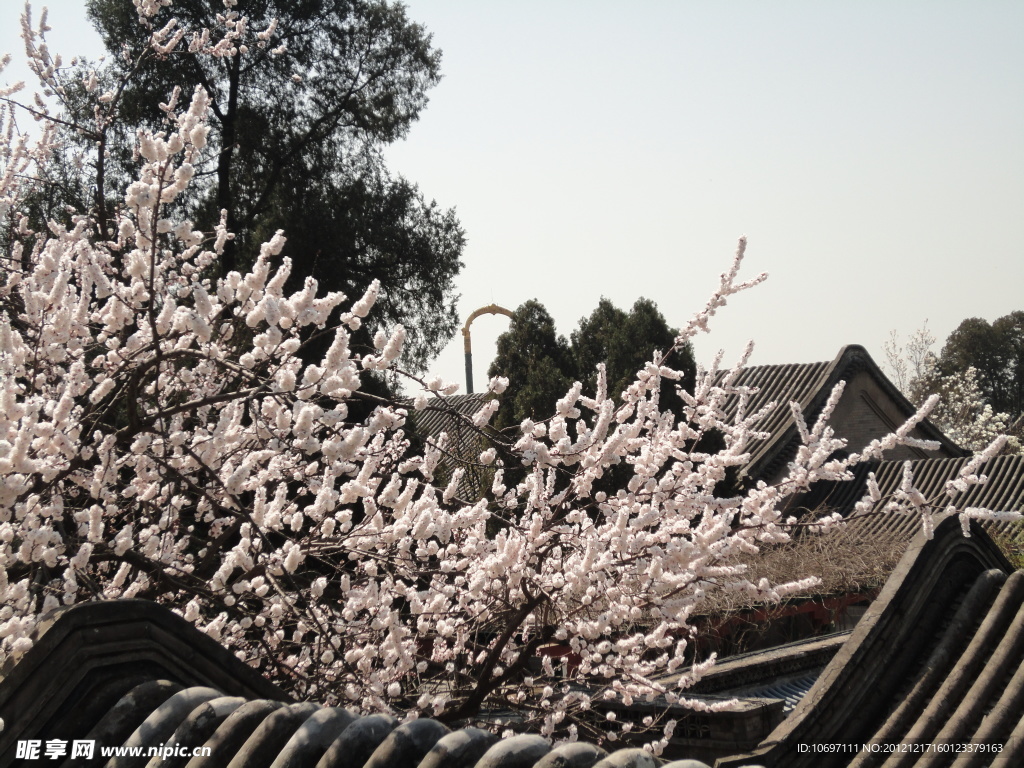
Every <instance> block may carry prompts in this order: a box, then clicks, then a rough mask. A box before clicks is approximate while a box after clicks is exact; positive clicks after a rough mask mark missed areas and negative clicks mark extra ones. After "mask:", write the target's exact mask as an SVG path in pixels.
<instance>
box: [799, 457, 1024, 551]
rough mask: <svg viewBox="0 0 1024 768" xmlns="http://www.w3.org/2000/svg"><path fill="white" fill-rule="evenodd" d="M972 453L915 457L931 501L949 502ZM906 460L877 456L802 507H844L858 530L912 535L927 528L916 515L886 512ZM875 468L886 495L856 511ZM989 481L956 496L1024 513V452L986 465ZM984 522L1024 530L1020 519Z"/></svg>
mask: <svg viewBox="0 0 1024 768" xmlns="http://www.w3.org/2000/svg"><path fill="white" fill-rule="evenodd" d="M970 460H971V459H970V457H963V458H957V459H921V460H919V461H914V462H911V467H912V470H913V475H914V487H916V488H917V489H918V490H919V491H921V493H922V494H923V495H924V496H925V498H926V499H928V500H929V501H934V502H935V503H937V504H941V505H945V504H946V503H948V501H944V500H945V499H946V498H947V497H946V496H945V488H946V483H948V482H949V481H951V480H954V479H955V478H956V477H957V474H958V473H959V471H960V470H961V469H962V468H963V467H964V465H965V464H967V463H968V462H969V461H970ZM904 464H905V462H902V461H875V462H869V463H866V464H862V465H860V466H859V467H857V468H856V472H855V478H854V479H853V480H851V481H847V482H837V483H821V484H819V486H818V487H816V488H814V489H813V490H812V491H811V492H810V493H808V494H806V495H805V496H804V497H803V498H801V499H799V500H797V502H796V503H797V506H799V507H801V508H805V509H808V510H816V509H825V510H830V511H838V512H839V513H841V514H842V515H843V516H844V517H847V518H850V519H851V520H854V521H856V524H857V526H858V530H859V531H862V532H865V533H868V534H875V533H876V534H879V535H883V534H884V535H887V536H898V537H901V538H905V539H907V540H909V539H910V538H912V537H913V535H914V534H915V533H916V532H917V531H918V529H919V528H920V527H921V521H920V519H919V518H918V517H916V516H913V515H902V514H893V513H889V512H884V511H883V510H884V507H885V504H886V501H887V499H888V498H889V497H890V496H891V495H892V493H893V492H895V491H896V490H897V489H898V488H899V486H900V483H901V482H902V480H903V468H904ZM871 472H874V474H875V479H876V481H877V482H878V488H879V491H881V500H880V501H879V502H877V503H876V504H874V505H873V507H872V508H871V509H870V510H869V511H868V512H866V513H864V514H863V515H861V516H854V505H856V504H857V502H859V501H860V500H861V499H863V498H864V497H865V496H866V495H867V477H868V474H869V473H871ZM980 474H983V475H985V476H986V477H987V478H988V480H987V482H984V483H980V484H978V485H973V486H970V487H969V488H968V489H967V490H966V491H964V492H963V493H960V494H958V495H957V496H956V497H955V498H954V501H955V503H956V504H957V506H958V507H960V508H967V507H976V508H979V509H987V510H989V511H992V512H1024V455H1019V454H1018V455H1012V456H997V457H995V458H994V459H991V460H990V461H988V462H987V463H986V464H985V465H984V466H983V467H982V468H981V470H980ZM982 527H984V528H985V529H986V531H988V533H989V534H991V535H997V536H998V535H1011V536H1014V537H1017V536H1018V535H1020V533H1021V526H1020V524H1019V523H1015V522H1013V521H984V522H982Z"/></svg>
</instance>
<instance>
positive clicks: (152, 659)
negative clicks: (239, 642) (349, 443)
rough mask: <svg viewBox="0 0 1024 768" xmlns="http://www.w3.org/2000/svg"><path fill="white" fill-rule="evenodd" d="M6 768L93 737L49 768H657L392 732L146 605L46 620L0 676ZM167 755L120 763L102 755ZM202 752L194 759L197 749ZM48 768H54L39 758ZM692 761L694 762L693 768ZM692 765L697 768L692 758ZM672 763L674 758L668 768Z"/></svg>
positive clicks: (416, 725)
mask: <svg viewBox="0 0 1024 768" xmlns="http://www.w3.org/2000/svg"><path fill="white" fill-rule="evenodd" d="M0 713H3V717H4V719H5V721H6V722H5V727H4V729H3V730H2V731H0V766H4V767H5V768H6V766H10V765H16V764H18V765H20V764H26V765H32V764H35V763H36V761H34V760H19V759H18V757H17V752H16V750H17V745H18V743H19V742H21V743H23V744H24V743H25V742H27V741H33V740H34V741H36V742H37V743H38V744H40V745H42V744H44V743H45V742H47V741H53V740H61V741H62V742H63V744H64V745H65V747H67V745H69V744H71V743H72V742H74V741H76V740H78V741H85V742H92V743H93V746H94V754H93V755H92V758H91V759H86V758H84V757H81V758H72V757H69V756H68V755H67V754H65V757H66V758H67V759H66V760H62V761H60V762H58V761H56V760H54V761H53V762H52V764H53V765H58V764H59V765H63V766H66V767H70V766H86V765H89V766H91V765H106V766H109V767H110V768H126V766H135V765H140V766H141V765H149V766H157V765H159V766H161V768H171V766H174V767H175V768H210V766H221V767H222V768H223V767H224V766H226V767H227V768H267V767H268V766H270V767H271V768H285V767H286V766H287V768H335V767H337V768H566V767H571V768H656V766H659V765H663V762H662V761H660V760H658V759H656V758H654V757H653V756H652V755H651V754H650V753H649V752H645V751H644V750H642V749H637V748H626V749H618V750H615V751H612V752H611V754H609V751H608V750H605V749H602V748H601V747H598V746H596V745H593V744H587V743H584V742H571V743H570V742H562V743H557V744H553V743H552V742H551V740H550V739H547V738H543V737H541V736H538V735H535V734H529V733H526V734H520V735H517V736H513V737H511V738H505V739H499V738H498V736H497V735H495V734H493V733H491V732H488V731H484V730H481V729H479V728H459V727H455V728H454V729H451V728H449V727H448V726H446V725H444V724H442V723H440V722H438V721H436V720H432V719H429V718H420V719H415V720H409V721H406V722H404V723H400V722H399V720H397V719H396V718H394V717H391V716H389V715H380V714H377V715H368V716H362V717H360V716H358V715H355V714H353V713H351V712H349V711H347V710H345V709H341V708H338V707H327V706H321V705H319V704H316V703H313V702H301V703H296V702H292V701H289V700H288V698H287V696H285V695H284V694H283V693H282V692H281V691H279V690H278V689H276V688H275V687H274V686H273V685H271V684H270V683H269V682H267V681H265V680H263V679H262V678H260V677H259V676H258V675H256V673H255V672H253V670H252V669H250V668H249V667H248V666H246V665H245V664H243V663H242V662H241V661H239V660H238V659H236V658H234V656H232V655H231V654H230V653H228V652H227V651H226V650H225V649H223V648H221V647H220V646H218V645H217V643H215V642H214V641H213V640H212V639H210V638H209V637H207V636H206V635H204V634H202V633H201V632H199V631H198V630H197V629H196V628H195V627H193V626H192V625H190V624H189V623H188V622H186V621H185V620H184V619H182V618H180V617H178V616H176V615H174V614H172V613H171V612H170V611H168V610H167V609H165V608H162V607H160V606H158V605H156V604H155V603H149V602H146V601H142V600H124V601H103V602H96V603H84V604H82V605H77V606H74V607H72V608H68V609H64V610H62V611H59V612H57V613H56V614H55V615H54V617H53V619H52V620H51V621H48V622H44V623H43V625H42V626H41V627H40V630H39V632H37V634H36V637H35V645H34V646H33V647H32V648H31V649H29V651H28V652H27V653H26V654H25V656H24V657H23V658H22V659H21V660H20V661H19V662H18V663H17V664H9V665H6V666H5V667H4V668H3V669H2V670H0ZM161 745H170V746H172V747H173V748H174V749H173V750H172V752H173V753H172V754H165V755H162V756H160V755H154V756H150V755H146V754H145V752H143V754H142V756H141V757H140V756H136V757H128V756H121V757H114V758H111V759H110V761H109V762H108V761H107V758H106V757H101V754H100V748H101V747H106V748H111V747H127V748H139V749H141V750H148V749H149V748H151V747H159V746H161ZM200 747H203V748H207V749H208V750H209V753H208V754H205V755H196V756H193V754H192V751H193V749H195V748H200ZM40 757H42V758H43V760H42V761H43V762H45V763H47V764H51V761H50V760H48V759H46V758H45V756H43V755H40ZM691 765H692V764H691ZM697 765H700V764H699V763H698V764H697ZM672 766H675V767H676V768H679V763H670V764H668V765H665V766H664V768H672Z"/></svg>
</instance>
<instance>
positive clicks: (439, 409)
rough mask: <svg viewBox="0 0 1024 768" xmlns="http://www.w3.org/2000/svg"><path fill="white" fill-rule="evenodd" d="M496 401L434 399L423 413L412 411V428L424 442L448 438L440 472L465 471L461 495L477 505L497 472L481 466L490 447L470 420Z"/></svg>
mask: <svg viewBox="0 0 1024 768" xmlns="http://www.w3.org/2000/svg"><path fill="white" fill-rule="evenodd" d="M492 398H493V395H489V394H487V393H478V394H471V395H450V396H448V397H444V398H441V397H434V398H431V399H430V400H429V401H428V403H427V405H426V407H424V408H423V409H422V410H420V411H415V410H412V409H411V408H410V409H409V422H410V426H411V427H412V429H413V430H414V432H415V433H416V435H417V436H419V437H420V439H422V440H424V441H427V440H430V441H436V440H438V439H439V438H440V437H441V434H442V433H444V434H447V435H448V442H447V445H446V448H445V455H444V457H443V458H442V459H441V462H440V468H441V470H442V472H447V473H451V472H452V471H453V470H454V469H456V468H457V467H462V468H463V469H464V470H465V474H464V475H463V477H462V482H460V483H459V493H458V495H459V498H461V499H464V500H467V501H476V500H477V499H478V498H479V497H480V495H481V489H482V488H485V487H489V486H490V482H491V479H492V477H493V470H492V469H491V468H489V467H483V466H481V465H480V464H479V462H478V457H479V455H480V452H481V451H484V450H486V449H487V447H488V445H489V443H488V441H487V438H486V437H485V436H484V434H482V433H481V430H478V429H476V428H474V427H472V426H471V425H470V424H467V422H466V418H468V419H472V418H473V416H475V415H476V413H477V412H478V411H479V410H480V409H481V408H482V407H483V405H484V403H486V402H487V401H488V400H490V399H492ZM463 417H466V418H463Z"/></svg>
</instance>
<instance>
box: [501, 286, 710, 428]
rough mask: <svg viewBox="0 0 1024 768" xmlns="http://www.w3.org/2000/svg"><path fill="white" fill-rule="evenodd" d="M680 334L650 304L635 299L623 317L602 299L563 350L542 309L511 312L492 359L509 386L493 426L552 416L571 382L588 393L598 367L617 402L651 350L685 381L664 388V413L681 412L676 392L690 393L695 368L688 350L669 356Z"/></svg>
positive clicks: (529, 306)
mask: <svg viewBox="0 0 1024 768" xmlns="http://www.w3.org/2000/svg"><path fill="white" fill-rule="evenodd" d="M677 334H678V331H677V330H676V329H674V328H670V327H669V326H668V323H667V322H666V321H665V318H664V316H663V315H662V314H661V312H660V311H659V310H658V307H657V305H655V303H654V302H653V301H651V300H650V299H645V298H640V299H638V300H637V301H636V303H634V304H633V308H632V309H631V310H630V311H629V312H625V311H624V310H621V309H619V308H618V307H616V306H615V305H614V304H612V302H611V301H609V300H608V299H606V298H602V299H601V300H600V302H599V303H598V305H597V308H596V309H595V310H594V311H593V312H592V313H591V314H590V316H589V317H584V318H581V319H580V321H579V325H578V327H577V329H576V330H575V331H573V332H572V334H571V336H570V341H568V342H567V341H566V339H565V338H564V337H562V336H558V335H557V334H556V332H555V324H554V321H553V320H552V319H551V315H549V314H548V312H547V310H546V309H544V307H543V305H541V304H540V303H539V302H537V301H528V302H526V303H525V304H523V305H521V306H520V307H519V308H518V309H516V311H515V316H514V317H513V319H512V325H511V326H510V328H509V330H508V331H506V332H505V333H503V334H502V335H501V336H499V337H498V350H497V355H496V357H495V360H494V362H493V363H492V364H491V367H490V369H489V370H488V375H490V376H505V377H507V378H508V380H509V386H508V390H507V391H506V393H505V395H504V396H503V402H502V406H501V409H500V410H499V411H498V415H497V416H496V417H495V425H496V426H498V427H502V428H504V427H508V426H513V425H517V424H519V423H520V422H521V421H522V420H523V419H525V418H533V419H538V420H539V419H545V418H547V417H549V416H551V415H552V414H553V413H554V411H555V403H556V402H557V401H558V400H559V398H561V397H562V396H564V395H565V391H566V389H567V388H568V387H569V385H571V384H572V382H574V381H579V382H581V383H582V384H583V391H584V392H589V393H593V392H594V391H595V389H596V387H597V366H598V364H599V363H604V364H605V371H606V375H607V382H608V394H609V395H611V396H612V397H615V398H618V396H619V395H620V394H621V393H622V391H623V389H625V388H626V387H627V386H629V385H630V384H631V383H632V382H633V381H635V380H636V373H637V371H639V370H640V369H642V368H643V367H644V366H645V365H646V364H647V363H648V362H650V361H651V359H652V357H653V355H654V352H655V351H656V350H657V351H659V352H661V353H662V354H665V353H669V355H668V358H667V359H666V361H665V362H666V364H667V365H669V366H671V367H673V368H676V369H678V370H681V371H683V372H684V378H683V380H682V381H680V382H676V381H669V380H665V381H663V382H662V388H661V404H662V406H663V407H666V408H669V409H671V410H673V411H674V412H677V413H678V412H681V411H680V409H681V407H682V402H681V401H680V400H679V397H678V395H676V394H675V387H676V385H677V384H681V385H682V386H683V387H684V388H692V386H693V376H694V370H695V365H694V361H693V352H692V349H691V347H690V346H689V345H686V346H685V347H683V348H681V349H679V350H673V349H672V347H673V345H674V343H675V338H676V336H677Z"/></svg>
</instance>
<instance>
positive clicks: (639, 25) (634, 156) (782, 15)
mask: <svg viewBox="0 0 1024 768" xmlns="http://www.w3.org/2000/svg"><path fill="white" fill-rule="evenodd" d="M126 2H127V0H126ZM49 6H50V8H51V20H50V23H51V26H53V27H54V32H53V33H52V35H51V37H52V40H53V44H52V48H53V49H54V50H60V51H62V52H64V53H65V54H66V55H68V56H70V55H73V54H74V53H85V54H87V55H91V56H96V55H98V53H99V45H98V42H97V41H96V38H95V35H94V34H93V33H92V32H91V29H89V28H88V26H87V24H86V22H85V21H84V14H83V13H82V10H81V6H82V3H81V2H77V1H71V0H65V1H64V2H53V1H52V0H51V2H50V3H49ZM407 6H408V13H409V16H410V18H411V19H413V20H415V21H417V22H419V23H422V24H423V25H425V26H426V27H427V29H428V30H429V31H430V32H432V33H433V36H434V44H435V45H437V46H438V47H440V48H441V49H442V50H443V51H444V61H443V65H442V71H443V73H444V80H443V82H442V83H441V84H440V86H438V87H437V88H436V89H435V90H434V91H433V92H432V96H431V103H430V105H429V106H428V107H427V109H426V111H425V112H424V114H423V116H422V117H421V119H420V121H419V123H418V124H416V125H414V126H413V128H412V131H411V133H410V136H409V138H408V139H407V140H405V141H403V142H401V143H400V144H398V145H396V146H394V147H392V148H391V149H390V150H389V151H388V153H387V156H388V159H389V164H390V166H391V168H392V170H393V171H395V172H399V173H402V174H403V175H405V176H407V177H408V178H409V179H411V180H413V181H415V182H417V183H418V184H419V185H420V188H421V189H422V191H423V192H424V193H425V194H426V195H427V197H428V198H436V199H437V201H438V203H440V204H441V205H443V206H445V207H451V206H454V207H455V208H456V209H457V211H458V214H459V217H460V219H461V221H462V224H463V226H464V227H465V229H466V233H467V238H468V245H467V247H466V251H465V254H464V261H465V264H466V267H465V270H464V271H463V273H462V275H461V277H460V278H459V290H460V292H461V294H462V299H461V301H460V305H459V307H460V312H461V315H462V317H463V318H464V317H465V316H466V315H468V314H469V313H470V312H472V311H473V310H474V309H476V308H478V307H481V306H483V305H486V304H491V303H497V304H500V305H503V306H505V307H508V308H510V309H514V308H515V307H516V306H518V305H519V304H520V303H522V302H523V301H525V300H527V299H531V298H536V299H538V300H539V301H541V302H542V303H543V304H544V305H545V306H546V307H547V308H548V310H549V311H550V312H551V314H552V315H553V316H554V318H555V320H556V323H557V325H558V328H559V331H560V332H562V333H563V334H565V335H566V336H568V334H569V333H570V332H571V331H572V330H573V329H574V328H575V326H576V323H577V322H578V320H579V319H580V318H581V317H582V316H584V315H588V314H590V312H591V311H592V310H593V309H594V307H596V305H597V302H598V299H599V298H600V297H601V296H607V297H608V298H610V299H611V300H612V301H614V302H615V303H616V304H617V305H619V306H620V307H622V308H624V309H628V308H629V307H630V306H631V305H632V303H633V302H634V301H635V300H636V299H637V298H638V297H640V296H646V297H648V298H650V299H652V300H654V301H655V302H656V303H657V304H658V306H659V307H660V308H661V310H662V312H663V313H664V314H665V316H666V318H667V319H668V321H669V323H670V324H672V325H676V326H679V325H682V324H683V323H685V321H686V320H687V319H688V317H689V316H690V315H691V314H692V313H693V312H695V311H696V310H698V309H700V308H701V307H702V306H703V304H704V302H705V300H706V298H707V296H708V294H709V292H710V291H711V290H712V288H713V287H714V286H715V285H716V283H717V278H718V275H719V273H720V272H722V271H723V270H724V269H725V268H726V267H727V266H728V264H729V261H730V258H731V255H732V253H733V251H734V250H735V245H736V241H737V239H738V238H739V237H740V236H741V235H746V236H747V237H748V238H749V248H748V261H747V265H746V267H745V272H746V274H748V275H753V274H756V273H757V272H760V271H767V272H769V273H770V278H769V280H768V282H767V283H766V284H764V285H762V286H760V287H758V288H755V289H754V290H753V291H751V292H750V293H748V294H746V295H742V296H738V297H736V298H735V299H733V300H732V301H731V302H730V305H729V306H728V307H726V308H725V309H724V310H723V311H722V313H720V315H719V316H718V317H717V318H716V320H715V322H714V323H713V325H712V329H713V333H712V335H711V336H708V337H704V338H702V339H701V340H700V341H699V342H698V344H697V352H698V359H700V360H702V361H704V362H708V361H710V358H711V356H712V355H713V354H714V352H715V351H716V350H717V349H719V348H724V349H725V351H726V357H727V359H732V358H735V357H736V356H738V355H739V354H740V352H741V351H742V349H743V347H744V345H745V344H746V341H747V339H750V338H752V339H754V341H755V343H756V351H755V354H754V359H753V362H754V363H786V362H809V361H814V360H827V359H831V358H833V357H834V356H835V355H836V353H837V352H838V350H839V348H840V347H841V346H842V345H844V344H850V343H858V344H862V345H864V346H866V347H867V348H868V349H869V351H870V352H871V353H872V354H873V355H874V356H875V357H876V359H877V360H878V361H879V362H882V360H883V355H882V343H883V342H884V341H885V339H886V338H887V337H888V333H889V330H890V329H894V328H895V329H899V330H901V331H902V332H904V333H905V334H909V333H910V332H911V331H913V330H914V329H915V328H917V327H919V326H920V325H921V324H922V322H923V321H924V320H925V319H926V318H927V319H928V320H929V327H930V328H931V329H932V331H933V333H934V334H935V335H936V336H937V337H938V338H939V343H940V345H941V342H942V340H944V339H945V337H946V335H947V334H948V333H949V332H950V331H951V330H953V329H954V328H955V327H956V326H957V325H958V324H959V322H960V321H961V320H963V319H964V318H966V317H974V316H977V317H984V318H986V319H988V320H994V319H995V318H997V317H999V316H1001V315H1004V314H1007V313H1008V312H1011V311H1013V310H1017V309H1024V301H1022V288H1024V3H1021V2H1019V0H1008V1H1006V2H996V1H995V0H975V1H974V2H967V0H961V1H960V2H946V1H943V0H924V1H922V2H910V1H909V0H886V1H885V2H881V1H870V0H869V1H865V0H857V1H853V0H850V1H846V2H841V1H838V0H836V1H833V2H827V3H825V2H815V1H814V0H799V1H797V0H793V1H792V2H785V1H781V2H780V1H779V0H773V1H772V2H732V1H726V0H714V1H712V0H708V1H707V2H692V1H684V0H680V1H678V2H668V0H665V1H663V2H653V1H652V0H646V1H645V0H639V1H638V2H634V3H631V4H629V6H628V8H627V7H626V6H625V5H624V4H622V3H620V2H616V3H611V2H599V1H596V0H588V1H587V2H583V1H582V0H579V1H577V2H569V1H568V0H547V1H546V2H541V1H540V0H520V1H519V2H516V3H510V2H504V3H498V2H492V1H488V2H481V0H475V1H474V0H410V1H409V2H408V3H407ZM19 8H20V3H19V2H17V0H0V50H13V51H18V50H20V47H19V46H18V43H17V41H16V40H14V39H13V37H14V35H15V33H16V31H17V15H18V11H19ZM506 327H507V320H506V319H505V318H502V317H498V316H484V317H482V318H480V319H478V320H476V321H475V322H474V324H473V348H474V361H475V380H476V383H477V387H478V388H479V387H480V385H481V383H482V382H483V381H484V379H485V371H486V368H487V365H488V364H489V363H490V360H491V357H492V356H493V354H494V338H495V337H496V336H497V334H498V333H500V332H501V331H502V330H504V329H505V328H506ZM434 372H435V373H440V374H441V375H442V376H444V377H446V378H448V379H453V380H457V381H459V382H460V383H464V376H463V356H462V340H461V336H457V337H456V338H455V339H453V341H452V343H451V344H450V345H449V347H448V349H447V350H446V351H445V352H444V353H443V354H442V355H441V357H440V358H439V359H438V361H437V362H436V364H435V370H434Z"/></svg>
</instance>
